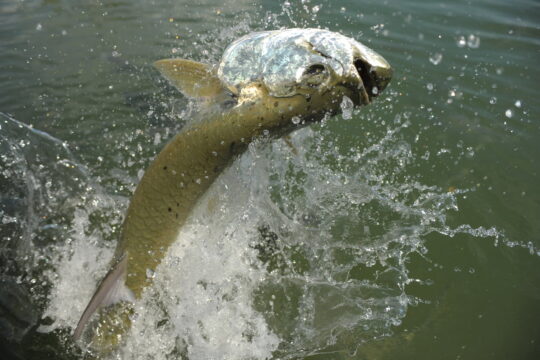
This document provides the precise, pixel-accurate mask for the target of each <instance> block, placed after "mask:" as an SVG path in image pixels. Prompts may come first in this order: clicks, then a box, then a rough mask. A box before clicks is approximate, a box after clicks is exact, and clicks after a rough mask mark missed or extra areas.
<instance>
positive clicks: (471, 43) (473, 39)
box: [467, 34, 480, 49]
mask: <svg viewBox="0 0 540 360" xmlns="http://www.w3.org/2000/svg"><path fill="white" fill-rule="evenodd" d="M467 46H468V47H470V48H471V49H478V48H479V47H480V37H479V36H476V35H473V34H470V35H469V37H468V38H467Z"/></svg>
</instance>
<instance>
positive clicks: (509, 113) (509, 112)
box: [504, 109, 514, 119]
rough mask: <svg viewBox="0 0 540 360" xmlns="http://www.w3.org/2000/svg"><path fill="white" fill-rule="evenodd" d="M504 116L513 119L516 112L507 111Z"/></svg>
mask: <svg viewBox="0 0 540 360" xmlns="http://www.w3.org/2000/svg"><path fill="white" fill-rule="evenodd" d="M504 116H506V117H507V118H509V119H510V118H512V116H514V112H513V111H512V109H507V110H506V111H505V112H504Z"/></svg>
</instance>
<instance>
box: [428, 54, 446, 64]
mask: <svg viewBox="0 0 540 360" xmlns="http://www.w3.org/2000/svg"><path fill="white" fill-rule="evenodd" d="M442 58H443V56H442V54H441V53H435V54H433V55H431V56H430V57H429V61H430V62H431V63H432V64H433V65H439V64H440V63H441V61H442Z"/></svg>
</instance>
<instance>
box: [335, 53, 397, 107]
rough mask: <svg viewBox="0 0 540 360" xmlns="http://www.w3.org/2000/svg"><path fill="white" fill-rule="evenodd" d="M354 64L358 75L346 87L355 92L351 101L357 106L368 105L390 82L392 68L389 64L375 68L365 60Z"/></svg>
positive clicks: (346, 83)
mask: <svg viewBox="0 0 540 360" xmlns="http://www.w3.org/2000/svg"><path fill="white" fill-rule="evenodd" d="M353 64H354V68H355V69H356V74H354V75H353V76H352V79H350V80H349V81H347V82H345V87H346V88H348V89H350V90H351V91H352V92H353V94H354V98H353V99H351V100H353V103H354V104H355V105H357V106H360V105H368V104H370V103H371V102H372V101H373V98H375V97H377V96H379V95H380V94H381V92H382V91H383V90H384V89H385V88H386V86H387V85H388V83H389V82H390V80H391V78H392V72H393V71H392V68H391V67H390V65H389V64H388V63H384V64H378V65H377V66H375V65H371V64H370V63H369V62H367V61H365V60H363V59H356V60H354V62H353Z"/></svg>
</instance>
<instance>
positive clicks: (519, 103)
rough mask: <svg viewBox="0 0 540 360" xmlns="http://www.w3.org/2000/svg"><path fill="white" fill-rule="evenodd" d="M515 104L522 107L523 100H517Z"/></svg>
mask: <svg viewBox="0 0 540 360" xmlns="http://www.w3.org/2000/svg"><path fill="white" fill-rule="evenodd" d="M514 106H515V107H517V108H520V107H521V100H516V102H515V103H514Z"/></svg>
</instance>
